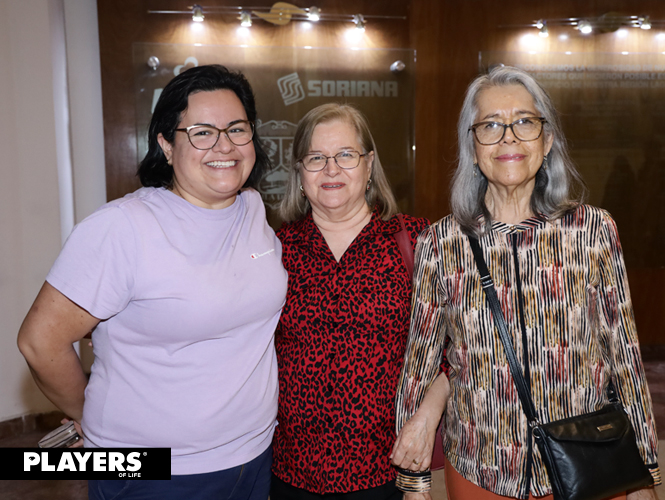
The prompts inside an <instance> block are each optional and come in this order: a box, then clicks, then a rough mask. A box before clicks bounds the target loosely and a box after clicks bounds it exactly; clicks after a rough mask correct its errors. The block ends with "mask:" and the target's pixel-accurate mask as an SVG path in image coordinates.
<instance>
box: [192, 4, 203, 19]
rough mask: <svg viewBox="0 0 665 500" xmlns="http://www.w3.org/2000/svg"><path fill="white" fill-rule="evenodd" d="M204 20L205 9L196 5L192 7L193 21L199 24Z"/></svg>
mask: <svg viewBox="0 0 665 500" xmlns="http://www.w3.org/2000/svg"><path fill="white" fill-rule="evenodd" d="M204 19H205V16H204V15H203V9H202V8H201V6H200V5H194V6H193V7H192V21H195V22H197V23H202V22H203V20H204Z"/></svg>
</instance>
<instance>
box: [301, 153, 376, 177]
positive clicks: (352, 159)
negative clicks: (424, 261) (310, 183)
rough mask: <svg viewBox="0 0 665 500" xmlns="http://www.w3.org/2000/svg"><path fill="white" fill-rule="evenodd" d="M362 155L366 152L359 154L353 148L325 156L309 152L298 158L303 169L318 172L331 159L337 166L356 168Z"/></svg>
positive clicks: (349, 168)
mask: <svg viewBox="0 0 665 500" xmlns="http://www.w3.org/2000/svg"><path fill="white" fill-rule="evenodd" d="M363 156H367V153H365V154H360V153H359V152H358V151H354V150H353V149H346V150H344V151H340V152H339V153H337V154H336V155H334V156H326V155H324V154H321V153H311V154H308V155H305V156H303V158H302V159H301V160H300V163H302V166H303V167H305V170H307V171H308V172H318V171H319V170H323V169H324V168H326V165H327V164H328V160H330V159H332V160H335V163H336V164H337V166H338V167H339V168H343V169H345V170H351V169H352V168H356V167H357V166H358V165H360V158H362V157H363Z"/></svg>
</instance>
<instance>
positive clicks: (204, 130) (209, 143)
mask: <svg viewBox="0 0 665 500" xmlns="http://www.w3.org/2000/svg"><path fill="white" fill-rule="evenodd" d="M222 132H224V133H225V134H226V137H228V138H229V141H231V142H232V143H233V144H235V145H236V146H244V145H245V144H248V143H249V141H251V140H252V137H253V136H254V130H253V128H252V125H251V123H249V122H238V123H234V124H233V125H231V126H230V127H228V128H226V129H223V130H220V129H218V128H215V127H210V126H207V125H197V126H196V127H192V128H190V129H189V131H188V132H187V134H188V135H189V140H190V142H191V143H192V146H194V147H195V148H197V149H211V148H212V147H214V146H215V144H216V143H217V141H218V140H219V135H220V134H221V133H222Z"/></svg>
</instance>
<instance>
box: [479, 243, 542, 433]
mask: <svg viewBox="0 0 665 500" xmlns="http://www.w3.org/2000/svg"><path fill="white" fill-rule="evenodd" d="M469 243H470V244H471V251H472V252H473V257H474V259H475V260H476V266H478V272H479V273H480V284H481V285H482V287H483V291H484V292H485V295H486V296H487V302H488V303H489V306H490V310H491V311H492V316H493V317H494V325H495V326H496V329H497V330H498V332H499V337H500V338H501V343H502V344H503V350H504V351H505V352H506V358H507V359H508V365H509V366H510V373H511V374H512V376H513V380H514V381H515V387H516V388H517V394H518V395H519V397H520V402H521V403H522V409H523V410H524V414H525V415H526V418H527V419H528V420H529V423H531V424H532V425H533V424H535V423H537V422H538V415H537V413H536V408H535V406H534V404H533V399H531V394H530V391H529V385H528V384H527V381H526V380H525V378H524V374H523V373H522V368H521V367H520V365H519V363H518V361H517V355H516V354H515V349H514V348H513V343H512V341H511V340H510V335H509V334H508V328H507V327H506V321H505V320H504V318H503V312H502V311H501V304H500V303H499V298H498V297H497V295H496V289H495V288H494V282H493V281H492V276H490V272H489V269H487V264H486V263H485V258H484V257H483V251H482V249H481V248H480V243H479V241H478V239H477V238H474V237H472V236H469Z"/></svg>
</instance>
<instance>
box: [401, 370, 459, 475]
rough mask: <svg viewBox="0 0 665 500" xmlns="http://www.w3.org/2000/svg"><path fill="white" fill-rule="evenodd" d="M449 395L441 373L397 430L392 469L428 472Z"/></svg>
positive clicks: (445, 381)
mask: <svg viewBox="0 0 665 500" xmlns="http://www.w3.org/2000/svg"><path fill="white" fill-rule="evenodd" d="M449 392H450V387H449V384H448V378H447V377H446V375H445V374H443V373H442V374H440V375H439V376H438V377H437V378H436V380H435V381H434V382H433V383H432V385H431V386H430V388H429V389H428V390H427V394H425V398H424V399H423V402H422V404H421V405H420V408H418V411H416V413H414V414H413V416H412V417H411V418H410V419H409V420H408V421H407V422H406V424H404V427H402V429H401V430H400V432H399V434H398V436H397V439H396V440H395V445H394V446H393V450H392V453H391V454H390V458H391V460H392V463H393V465H396V466H397V467H400V468H402V469H407V470H411V471H423V470H427V469H429V467H430V465H431V463H432V451H433V450H434V440H435V439H436V430H437V428H438V427H439V422H440V420H441V415H442V414H443V410H444V409H445V407H446V402H447V401H448V394H449Z"/></svg>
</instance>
